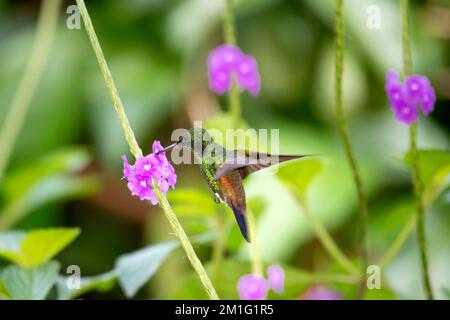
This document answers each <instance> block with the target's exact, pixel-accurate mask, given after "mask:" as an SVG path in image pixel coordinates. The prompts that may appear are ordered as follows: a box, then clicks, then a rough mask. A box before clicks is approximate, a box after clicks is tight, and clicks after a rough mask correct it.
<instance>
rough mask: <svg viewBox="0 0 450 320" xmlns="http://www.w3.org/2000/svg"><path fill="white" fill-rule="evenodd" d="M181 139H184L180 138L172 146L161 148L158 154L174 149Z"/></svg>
mask: <svg viewBox="0 0 450 320" xmlns="http://www.w3.org/2000/svg"><path fill="white" fill-rule="evenodd" d="M181 141H183V138H180V140H178V141H177V142H175V143H172V144H171V145H170V146H167V147H165V148H164V149H162V150H159V151H158V152H156V155H158V154H160V153H163V152H166V151H170V150H172V149H173V148H175V147H176V146H177V145H178V144H179V143H180V142H181Z"/></svg>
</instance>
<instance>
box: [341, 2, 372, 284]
mask: <svg viewBox="0 0 450 320" xmlns="http://www.w3.org/2000/svg"><path fill="white" fill-rule="evenodd" d="M343 70H344V13H343V0H337V8H336V88H335V89H336V107H337V117H338V125H339V133H340V135H341V138H342V142H343V144H344V149H345V153H346V155H347V159H348V161H349V163H350V167H351V170H352V174H353V180H354V182H355V186H356V190H357V193H358V201H359V210H358V233H359V237H358V238H359V243H360V256H361V279H364V278H365V275H366V269H367V264H368V254H367V220H368V206H367V199H366V195H365V192H364V187H363V183H362V179H361V173H360V171H359V166H358V163H357V161H356V158H355V155H354V151H353V148H352V145H351V142H350V134H349V130H348V127H347V120H346V118H345V114H344V109H343V98H342V83H343V81H342V77H343ZM362 290H363V289H362Z"/></svg>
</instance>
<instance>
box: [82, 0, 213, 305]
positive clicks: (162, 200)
mask: <svg viewBox="0 0 450 320" xmlns="http://www.w3.org/2000/svg"><path fill="white" fill-rule="evenodd" d="M76 2H77V5H78V8H79V10H80V13H81V16H82V17H83V21H84V25H85V27H86V31H87V33H88V36H89V39H90V41H91V45H92V47H93V49H94V52H95V55H96V56H97V60H98V63H99V65H100V69H101V71H102V73H103V77H104V78H105V82H106V84H107V86H108V89H109V92H110V94H111V98H112V101H113V104H114V108H115V109H116V112H117V115H118V117H119V121H120V123H121V125H122V129H123V131H124V134H125V138H126V140H127V142H128V145H129V146H130V151H131V153H132V154H133V155H134V157H135V158H136V159H137V158H139V157H142V151H141V149H140V148H139V145H138V143H137V141H136V138H135V136H134V133H133V130H132V129H131V127H130V123H129V121H128V118H127V116H126V114H125V110H124V108H123V105H122V101H121V99H120V97H119V94H118V92H117V89H116V85H115V83H114V80H113V78H112V75H111V72H110V71H109V68H108V65H107V63H106V60H105V57H104V55H103V52H102V49H101V47H100V43H99V41H98V39H97V35H96V34H95V30H94V26H93V25H92V21H91V18H90V16H89V13H88V12H87V9H86V5H85V3H84V1H83V0H76ZM152 187H153V191H154V193H155V195H156V197H157V199H158V203H159V206H160V207H161V209H162V210H163V212H164V215H165V216H166V218H167V220H169V223H170V226H171V227H172V229H173V231H174V232H175V235H176V236H177V237H178V240H179V241H180V243H181V246H182V247H183V249H184V251H185V254H186V256H187V257H188V260H189V262H190V263H191V265H192V267H193V268H194V270H195V272H196V273H197V275H198V277H199V278H200V281H201V283H202V284H203V287H204V288H205V291H206V293H207V294H208V296H209V297H210V299H214V300H217V299H219V296H218V295H217V293H216V290H215V289H214V287H213V285H212V283H211V280H210V279H209V277H208V274H207V273H206V271H205V269H204V268H203V265H202V263H201V261H200V259H199V258H198V257H197V255H196V254H195V251H194V248H193V247H192V244H191V243H190V241H189V238H188V237H187V235H186V233H185V232H184V230H183V227H182V226H181V224H180V222H179V221H178V219H177V216H176V214H175V212H173V210H172V207H171V206H170V204H169V202H168V201H167V199H166V197H165V196H164V195H163V193H162V192H161V189H160V188H159V186H158V184H157V183H155V181H152Z"/></svg>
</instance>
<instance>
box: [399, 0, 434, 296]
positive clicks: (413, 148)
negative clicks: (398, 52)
mask: <svg viewBox="0 0 450 320" xmlns="http://www.w3.org/2000/svg"><path fill="white" fill-rule="evenodd" d="M408 6H409V2H408V0H401V16H402V46H403V73H404V75H405V76H408V75H409V74H411V71H412V59H411V46H410V41H409V21H408ZM409 148H410V152H411V159H412V160H411V162H412V163H411V174H412V180H413V185H414V194H415V197H416V203H417V238H418V241H419V251H420V258H421V264H422V281H423V285H424V293H425V298H426V299H429V300H431V299H433V290H432V288H431V281H430V275H429V269H428V258H427V244H426V236H425V205H424V199H423V186H422V180H421V177H420V168H419V155H418V151H417V123H413V124H411V125H410V127H409Z"/></svg>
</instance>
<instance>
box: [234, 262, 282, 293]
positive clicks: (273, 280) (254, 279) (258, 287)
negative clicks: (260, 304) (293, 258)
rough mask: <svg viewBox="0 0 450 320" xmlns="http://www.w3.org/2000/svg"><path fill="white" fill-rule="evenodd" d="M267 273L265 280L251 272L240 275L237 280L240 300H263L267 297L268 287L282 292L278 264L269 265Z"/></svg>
mask: <svg viewBox="0 0 450 320" xmlns="http://www.w3.org/2000/svg"><path fill="white" fill-rule="evenodd" d="M267 275H268V279H267V280H266V279H264V278H263V277H261V276H258V275H253V274H247V275H245V276H242V277H241V278H240V279H239V282H238V291H239V297H240V298H241V300H264V299H266V298H267V292H268V291H269V289H272V290H273V291H275V292H278V293H282V292H283V291H284V271H283V269H282V268H281V267H280V266H279V265H273V266H270V267H269V268H268V269H267Z"/></svg>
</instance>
